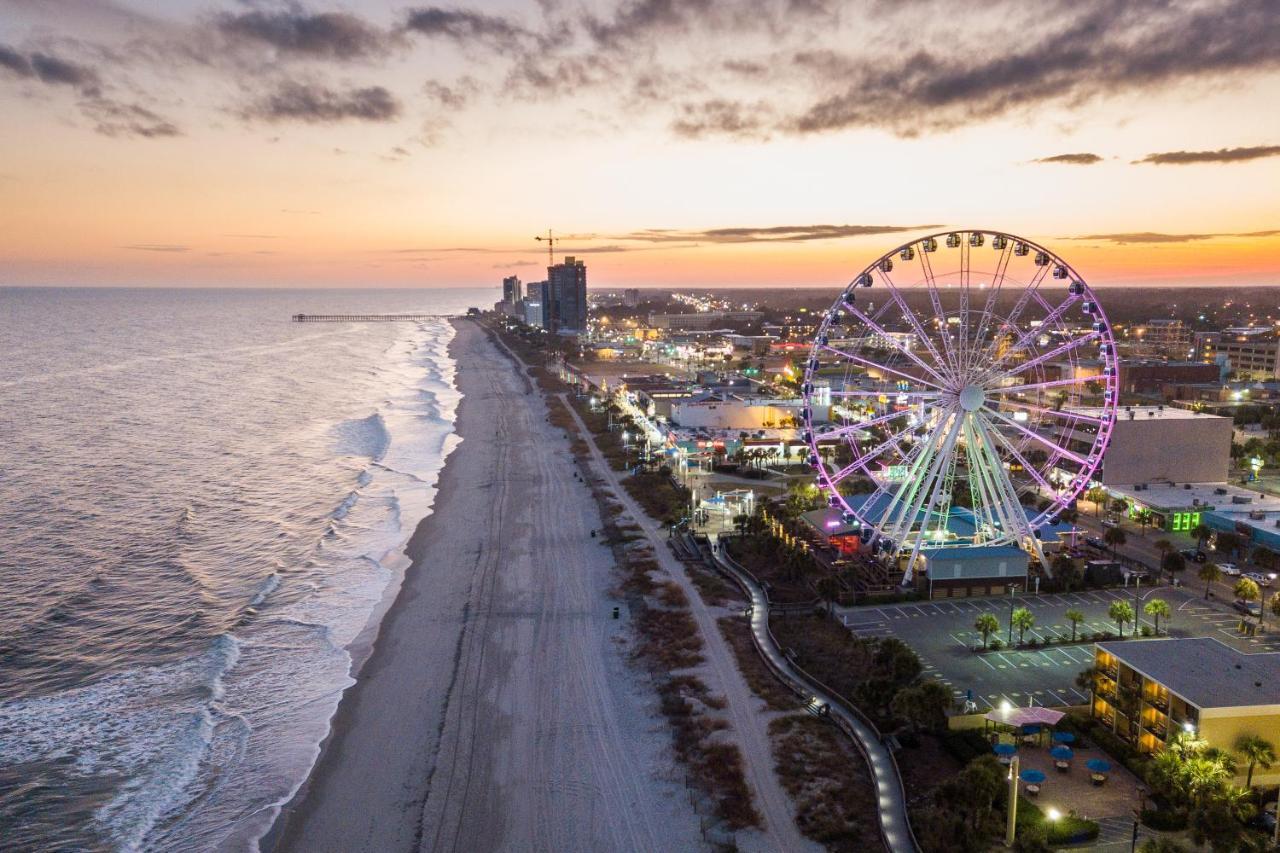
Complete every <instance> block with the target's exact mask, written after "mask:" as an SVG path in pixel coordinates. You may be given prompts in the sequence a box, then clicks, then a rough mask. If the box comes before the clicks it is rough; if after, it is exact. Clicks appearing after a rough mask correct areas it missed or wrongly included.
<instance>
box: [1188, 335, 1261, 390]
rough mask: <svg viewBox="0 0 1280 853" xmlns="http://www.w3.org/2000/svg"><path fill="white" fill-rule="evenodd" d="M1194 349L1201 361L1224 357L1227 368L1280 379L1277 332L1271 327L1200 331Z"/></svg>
mask: <svg viewBox="0 0 1280 853" xmlns="http://www.w3.org/2000/svg"><path fill="white" fill-rule="evenodd" d="M1195 352H1196V357H1197V358H1199V359H1201V360H1202V361H1215V360H1216V361H1219V362H1222V361H1225V362H1226V364H1227V365H1228V366H1229V367H1230V368H1231V370H1233V371H1235V372H1236V373H1238V374H1240V375H1242V376H1246V377H1248V378H1250V379H1280V332H1277V331H1276V330H1275V329H1273V328H1271V327H1266V326H1264V327H1260V328H1259V327H1254V326H1247V327H1241V328H1234V329H1224V330H1222V331H1221V332H1208V333H1200V334H1198V335H1197V336H1196V341H1195Z"/></svg>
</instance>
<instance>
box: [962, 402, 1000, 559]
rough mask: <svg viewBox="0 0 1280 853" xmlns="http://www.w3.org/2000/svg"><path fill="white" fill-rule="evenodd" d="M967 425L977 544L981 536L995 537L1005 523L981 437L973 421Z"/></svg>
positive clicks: (970, 489) (985, 537)
mask: <svg viewBox="0 0 1280 853" xmlns="http://www.w3.org/2000/svg"><path fill="white" fill-rule="evenodd" d="M966 426H967V431H966V440H965V455H966V461H967V462H968V471H969V495H970V497H971V498H972V503H973V507H972V511H973V520H974V531H973V533H974V544H977V543H978V540H979V538H980V537H982V538H983V541H984V542H986V541H990V540H991V539H992V538H994V537H995V531H996V529H997V528H1002V527H1003V526H1004V525H1003V524H1002V523H1001V521H1000V519H1001V513H1000V511H999V509H998V506H999V504H998V501H997V499H996V495H995V489H994V487H993V485H992V483H991V479H990V477H989V476H988V463H987V462H986V461H985V460H984V458H983V455H982V453H981V452H980V449H979V443H980V439H979V438H978V436H977V434H976V431H975V430H974V428H973V424H972V423H969V424H967V425H966ZM984 526H985V527H986V528H987V531H986V534H985V536H983V532H982V529H983V527H984Z"/></svg>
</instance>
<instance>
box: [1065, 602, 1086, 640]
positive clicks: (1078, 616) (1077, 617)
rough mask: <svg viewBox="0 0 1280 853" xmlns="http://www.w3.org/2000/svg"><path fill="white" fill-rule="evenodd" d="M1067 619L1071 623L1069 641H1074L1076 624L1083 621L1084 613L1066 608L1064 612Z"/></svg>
mask: <svg viewBox="0 0 1280 853" xmlns="http://www.w3.org/2000/svg"><path fill="white" fill-rule="evenodd" d="M1065 616H1066V617H1067V621H1068V622H1070V623H1071V642H1073V643H1074V642H1075V641H1076V626H1077V625H1079V624H1080V623H1081V622H1083V621H1084V614H1083V613H1081V612H1080V611H1079V610H1068V611H1067V612H1066V614H1065Z"/></svg>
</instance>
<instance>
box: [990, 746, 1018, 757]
mask: <svg viewBox="0 0 1280 853" xmlns="http://www.w3.org/2000/svg"><path fill="white" fill-rule="evenodd" d="M992 749H994V750H995V753H996V755H1013V754H1014V753H1015V752H1017V751H1018V748H1017V747H1016V746H1014V745H1013V744H1011V743H998V744H996V745H995V746H994V747H992Z"/></svg>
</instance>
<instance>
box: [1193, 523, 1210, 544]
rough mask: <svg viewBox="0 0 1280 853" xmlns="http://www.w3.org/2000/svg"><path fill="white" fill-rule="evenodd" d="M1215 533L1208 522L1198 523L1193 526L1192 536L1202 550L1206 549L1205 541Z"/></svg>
mask: <svg viewBox="0 0 1280 853" xmlns="http://www.w3.org/2000/svg"><path fill="white" fill-rule="evenodd" d="M1212 535H1213V530H1211V529H1210V528H1209V525H1207V524H1197V525H1196V526H1195V527H1193V528H1191V536H1192V538H1194V539H1195V540H1196V544H1197V545H1199V546H1200V550H1201V551H1203V550H1204V546H1205V543H1206V542H1208V541H1209V537H1210V536H1212Z"/></svg>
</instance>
